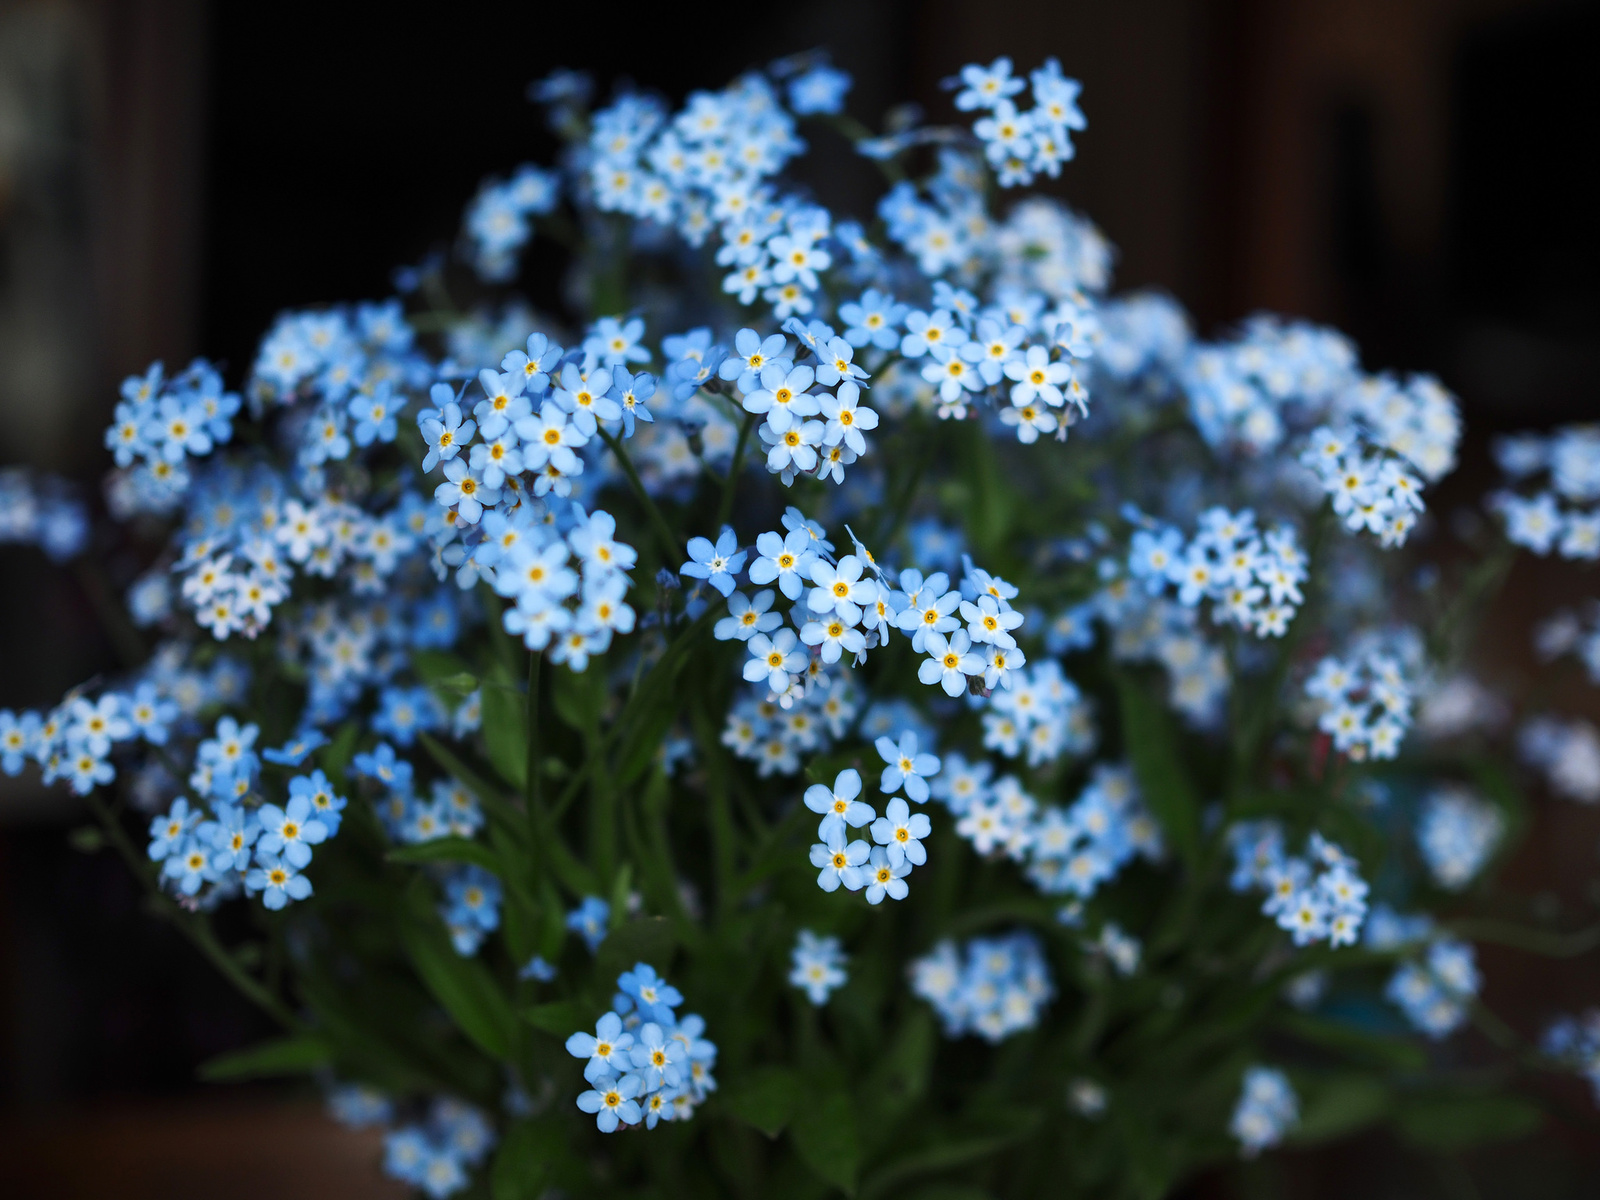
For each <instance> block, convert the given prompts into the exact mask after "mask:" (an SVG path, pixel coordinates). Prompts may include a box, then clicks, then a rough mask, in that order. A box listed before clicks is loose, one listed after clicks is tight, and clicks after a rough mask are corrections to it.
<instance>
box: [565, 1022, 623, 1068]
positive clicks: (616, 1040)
mask: <svg viewBox="0 0 1600 1200" xmlns="http://www.w3.org/2000/svg"><path fill="white" fill-rule="evenodd" d="M632 1045H633V1034H631V1033H625V1032H623V1029H622V1018H621V1017H619V1016H618V1015H617V1014H616V1013H609V1012H608V1013H606V1014H605V1015H604V1016H603V1017H601V1018H600V1020H599V1021H597V1022H596V1023H595V1027H594V1033H592V1034H589V1033H582V1032H579V1033H575V1034H573V1035H572V1036H571V1037H569V1038H568V1039H567V1053H568V1054H570V1055H572V1057H573V1058H586V1059H588V1060H589V1061H588V1062H587V1063H586V1064H584V1068H583V1077H584V1078H585V1079H587V1080H588V1081H589V1082H590V1083H596V1084H597V1083H598V1081H600V1080H602V1079H606V1078H608V1077H611V1076H614V1075H619V1074H621V1073H622V1072H623V1071H625V1070H627V1067H628V1062H629V1058H628V1050H629V1048H630V1047H632Z"/></svg>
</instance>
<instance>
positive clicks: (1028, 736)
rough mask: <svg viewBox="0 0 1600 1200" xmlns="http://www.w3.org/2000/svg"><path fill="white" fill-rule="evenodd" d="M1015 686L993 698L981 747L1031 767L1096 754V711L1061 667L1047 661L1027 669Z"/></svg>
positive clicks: (985, 714) (984, 725)
mask: <svg viewBox="0 0 1600 1200" xmlns="http://www.w3.org/2000/svg"><path fill="white" fill-rule="evenodd" d="M1016 680H1017V682H1016V683H1014V684H1012V686H1011V687H1010V688H1009V689H1007V690H1003V691H998V692H996V693H994V695H993V696H992V697H991V699H990V704H989V711H988V712H986V713H984V714H983V744H984V747H985V748H986V749H989V750H993V751H995V752H996V753H998V754H1003V755H1005V757H1007V758H1020V757H1022V755H1023V754H1024V753H1026V755H1027V760H1028V765H1029V766H1030V767H1037V766H1040V765H1042V764H1043V763H1047V762H1054V761H1055V760H1056V759H1057V758H1059V757H1061V755H1063V754H1075V755H1076V754H1087V753H1089V752H1090V751H1092V750H1093V749H1094V745H1095V729H1094V719H1093V713H1092V709H1091V708H1090V705H1089V702H1088V701H1087V700H1086V699H1085V698H1084V696H1083V693H1082V692H1080V691H1079V690H1078V686H1077V684H1075V683H1073V682H1072V680H1070V679H1068V678H1067V677H1066V675H1065V674H1064V673H1063V672H1062V670H1061V664H1060V663H1058V662H1056V661H1055V660H1054V659H1045V660H1044V661H1043V662H1038V663H1035V664H1034V665H1033V666H1031V667H1025V668H1023V669H1022V670H1021V671H1020V672H1018V673H1017V675H1016Z"/></svg>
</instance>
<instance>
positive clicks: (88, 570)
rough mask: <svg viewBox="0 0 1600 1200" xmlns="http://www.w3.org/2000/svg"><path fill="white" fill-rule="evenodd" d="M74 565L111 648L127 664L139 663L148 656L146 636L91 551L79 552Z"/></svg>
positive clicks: (134, 664)
mask: <svg viewBox="0 0 1600 1200" xmlns="http://www.w3.org/2000/svg"><path fill="white" fill-rule="evenodd" d="M73 569H74V571H75V572H76V574H77V576H78V585H79V586H80V587H82V588H83V592H84V595H86V596H87V597H88V598H89V604H90V607H92V608H93V609H94V614H95V616H96V617H97V618H98V619H99V621H100V626H101V628H102V629H104V630H105V631H106V637H107V638H109V639H110V640H111V648H112V649H113V650H115V651H116V654H117V658H119V659H120V660H121V661H122V665H123V666H125V667H130V668H131V667H137V666H138V665H139V664H140V663H142V662H144V660H145V659H146V658H148V657H149V651H148V650H147V649H146V648H145V644H144V638H143V637H141V636H140V634H139V631H138V630H137V629H135V628H134V625H133V622H132V621H130V620H128V614H127V613H125V612H123V610H122V605H120V604H118V603H117V601H116V598H115V596H113V595H112V592H111V584H110V583H109V582H108V581H107V580H106V577H105V572H104V571H102V570H101V569H100V565H99V564H98V563H96V562H95V561H94V559H92V558H91V557H89V556H88V555H80V556H79V557H78V559H77V561H75V562H74V563H73Z"/></svg>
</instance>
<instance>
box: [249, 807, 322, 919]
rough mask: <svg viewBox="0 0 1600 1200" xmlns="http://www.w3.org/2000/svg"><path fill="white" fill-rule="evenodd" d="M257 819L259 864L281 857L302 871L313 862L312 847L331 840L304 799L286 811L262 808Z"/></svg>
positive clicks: (257, 855) (257, 857)
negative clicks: (259, 828) (262, 860)
mask: <svg viewBox="0 0 1600 1200" xmlns="http://www.w3.org/2000/svg"><path fill="white" fill-rule="evenodd" d="M256 817H257V819H258V820H259V821H260V822H261V840H260V841H259V842H257V843H256V859H257V861H261V859H262V858H263V856H265V857H276V856H277V855H280V854H281V855H282V856H283V857H284V858H285V859H287V860H288V862H289V865H290V866H292V867H297V868H303V867H304V866H305V865H306V864H307V863H309V862H310V861H311V847H312V846H315V845H318V844H319V843H321V842H322V841H323V840H324V839H326V838H327V836H328V827H327V826H326V825H324V824H323V823H322V822H321V821H320V820H318V819H317V818H316V816H315V815H313V813H312V809H311V799H310V797H308V796H305V795H298V796H295V797H293V798H292V799H290V801H289V803H288V806H287V807H286V808H279V807H278V806H277V805H276V804H263V805H262V806H261V808H260V810H259V811H258V812H257V814H256ZM295 898H296V899H299V897H298V896H297V897H295Z"/></svg>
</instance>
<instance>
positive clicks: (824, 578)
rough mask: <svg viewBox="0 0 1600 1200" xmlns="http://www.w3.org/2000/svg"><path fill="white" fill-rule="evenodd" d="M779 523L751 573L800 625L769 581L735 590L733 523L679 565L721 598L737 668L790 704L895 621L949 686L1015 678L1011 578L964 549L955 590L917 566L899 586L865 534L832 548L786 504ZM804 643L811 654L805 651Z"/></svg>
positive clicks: (924, 673) (739, 559)
mask: <svg viewBox="0 0 1600 1200" xmlns="http://www.w3.org/2000/svg"><path fill="white" fill-rule="evenodd" d="M783 524H784V528H785V530H786V531H787V532H786V533H785V534H779V533H778V532H777V531H775V530H774V531H769V532H767V533H763V534H761V535H760V536H759V537H757V539H756V546H755V549H756V554H757V557H755V558H754V559H753V560H751V561H750V563H749V570H748V575H749V579H750V581H751V582H752V583H756V584H761V583H776V584H777V585H778V588H777V590H778V591H781V592H782V593H783V595H784V596H785V598H786V599H787V600H788V601H790V602H791V606H790V608H789V609H788V617H789V620H790V622H791V623H792V625H793V626H794V627H795V628H789V627H786V626H784V625H783V617H784V614H783V613H782V612H780V611H774V610H773V604H774V603H775V601H776V599H777V597H776V593H775V592H774V591H773V590H772V589H770V588H768V589H764V590H762V591H760V592H757V593H756V594H755V596H754V597H750V596H746V595H745V594H744V593H743V592H737V593H736V592H735V591H734V587H735V586H736V583H737V580H738V576H739V575H740V573H741V572H744V571H745V569H746V568H745V564H746V560H747V558H748V557H749V551H747V550H740V549H739V548H738V538H737V535H736V534H735V533H734V531H733V529H732V527H731V526H724V527H723V529H722V532H721V533H720V534H719V535H718V538H717V540H716V541H715V542H712V541H711V540H710V539H709V538H704V537H697V538H691V539H690V540H689V545H688V550H689V554H690V559H689V561H688V562H686V563H684V564H683V566H682V567H681V568H679V570H680V573H681V574H684V575H688V576H690V577H691V578H694V579H702V580H705V582H706V583H707V584H708V585H709V586H711V587H713V588H715V589H716V590H717V591H718V592H720V593H721V594H722V595H724V596H726V597H728V613H729V615H728V617H727V618H725V619H724V620H722V621H721V622H719V623H718V624H717V627H716V629H715V636H716V637H717V638H718V639H719V640H723V641H732V640H738V641H742V642H743V643H744V644H745V647H746V650H747V651H748V654H749V657H748V658H747V659H746V660H745V663H744V666H743V674H744V678H745V679H746V680H748V681H749V682H750V683H753V684H757V685H760V684H765V692H766V694H767V696H768V698H769V699H775V700H777V701H778V702H779V703H780V704H783V705H784V707H790V706H792V705H793V704H794V703H795V701H796V700H798V699H800V698H802V697H804V696H806V695H808V694H809V693H811V692H812V691H814V690H815V689H816V688H817V687H818V686H819V685H820V683H821V681H822V680H823V679H824V678H825V673H826V670H827V668H828V667H829V666H831V665H833V664H835V663H838V662H839V661H840V660H841V658H842V657H843V656H844V655H845V654H846V653H847V652H848V653H849V654H851V655H852V656H853V658H854V661H855V663H856V665H858V666H859V665H860V664H861V663H864V662H865V661H866V659H867V653H868V651H870V650H872V649H874V648H876V647H878V646H882V645H884V644H885V643H887V642H888V640H889V637H890V633H889V630H890V629H891V628H894V629H898V630H899V631H900V632H901V633H903V634H905V635H906V636H907V637H908V638H910V640H911V646H912V649H913V650H915V651H916V652H917V653H919V654H924V655H926V656H927V657H926V658H925V659H923V661H922V662H921V663H920V664H919V665H918V669H917V677H918V678H919V679H920V680H921V681H922V682H923V683H925V684H927V685H929V686H938V687H940V688H942V689H943V690H944V691H945V693H946V694H947V695H950V696H952V697H955V696H960V695H962V694H964V693H966V692H968V691H969V690H970V691H973V692H976V693H980V694H983V695H988V694H989V692H990V691H991V690H992V689H994V688H1003V689H1008V690H1009V689H1010V688H1012V687H1013V682H1014V679H1015V678H1016V674H1017V672H1018V671H1019V670H1020V668H1022V666H1023V665H1024V664H1025V663H1026V662H1027V656H1026V655H1025V654H1024V653H1023V652H1022V650H1021V649H1020V648H1019V647H1018V646H1017V639H1016V637H1015V630H1016V629H1017V628H1018V627H1019V626H1020V625H1021V624H1022V623H1023V614H1022V613H1020V612H1017V611H1016V610H1015V609H1013V608H1012V607H1011V603H1010V602H1011V600H1012V599H1013V598H1015V597H1016V595H1017V589H1016V588H1015V587H1014V586H1012V585H1011V584H1009V583H1007V582H1006V581H1005V580H1004V579H1001V578H999V577H998V576H994V575H990V574H989V573H988V572H987V571H984V570H982V569H981V568H978V567H974V566H973V565H972V560H971V559H970V558H965V559H964V560H963V561H964V564H965V567H966V570H965V573H964V574H963V575H962V578H961V583H960V586H959V588H951V587H950V580H949V577H948V576H947V575H946V574H945V573H944V572H942V571H940V572H936V573H934V574H932V575H930V576H928V577H927V578H924V577H923V575H922V573H921V572H920V571H917V570H915V569H907V570H904V571H902V572H900V577H899V582H900V589H899V590H896V589H895V588H893V587H892V586H890V584H889V582H888V579H889V576H888V575H887V573H886V572H885V571H884V570H883V569H882V568H881V567H879V566H878V565H877V562H876V560H875V559H874V558H873V556H872V553H871V552H870V551H869V550H867V548H866V547H865V546H863V545H861V544H860V542H856V545H855V550H856V552H855V553H853V554H846V555H844V556H843V557H839V558H835V557H834V554H833V543H832V542H831V541H829V540H828V538H827V536H826V532H825V530H824V529H823V528H822V526H821V525H820V524H818V523H817V522H815V521H810V520H807V519H806V517H805V516H804V515H803V514H802V513H801V512H800V511H799V510H798V509H796V508H792V507H791V508H790V509H789V511H788V512H787V513H785V515H784V518H783ZM853 536H854V535H852V538H853ZM808 582H809V585H810V586H807V584H808ZM802 592H804V593H805V600H804V603H803V604H802V603H801V602H800V597H801V593H802ZM958 613H959V615H958ZM963 621H964V622H965V628H963V627H962V622H963ZM802 644H803V645H805V646H807V647H809V648H811V651H812V652H811V653H810V654H808V653H807V652H806V651H805V650H802V649H801V648H800V647H801V645H802ZM785 701H787V703H784V702H785ZM750 741H751V742H752V743H753V741H754V734H753V733H752V736H751V739H750Z"/></svg>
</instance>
